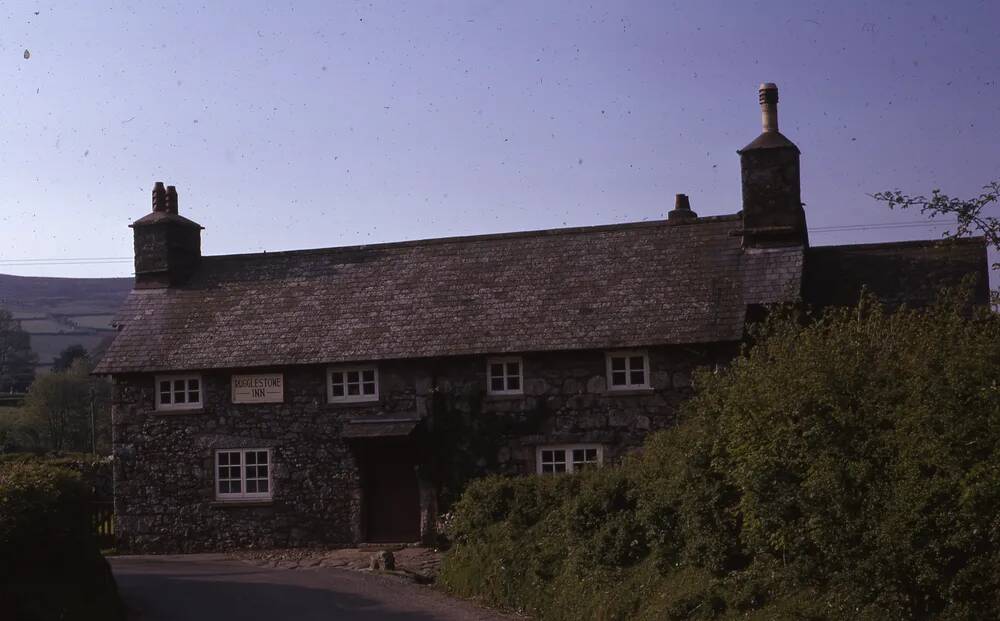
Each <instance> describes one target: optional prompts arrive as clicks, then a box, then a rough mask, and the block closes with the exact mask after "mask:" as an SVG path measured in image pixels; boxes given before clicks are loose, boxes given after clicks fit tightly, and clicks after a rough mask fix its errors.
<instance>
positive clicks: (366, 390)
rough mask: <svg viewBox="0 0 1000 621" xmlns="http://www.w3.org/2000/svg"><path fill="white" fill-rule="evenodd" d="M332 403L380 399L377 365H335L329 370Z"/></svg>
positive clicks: (328, 386) (328, 385)
mask: <svg viewBox="0 0 1000 621" xmlns="http://www.w3.org/2000/svg"><path fill="white" fill-rule="evenodd" d="M327 397H328V398H329V400H330V403H352V402H360V401H378V368H376V367H375V365H363V366H352V367H334V368H331V369H330V370H329V371H328V372H327Z"/></svg>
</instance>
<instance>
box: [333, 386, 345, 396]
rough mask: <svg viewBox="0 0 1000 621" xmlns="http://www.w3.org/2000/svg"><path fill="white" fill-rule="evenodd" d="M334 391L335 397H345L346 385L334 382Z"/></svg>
mask: <svg viewBox="0 0 1000 621" xmlns="http://www.w3.org/2000/svg"><path fill="white" fill-rule="evenodd" d="M332 392H333V396H334V397H343V396H344V385H343V384H334V385H333V391H332Z"/></svg>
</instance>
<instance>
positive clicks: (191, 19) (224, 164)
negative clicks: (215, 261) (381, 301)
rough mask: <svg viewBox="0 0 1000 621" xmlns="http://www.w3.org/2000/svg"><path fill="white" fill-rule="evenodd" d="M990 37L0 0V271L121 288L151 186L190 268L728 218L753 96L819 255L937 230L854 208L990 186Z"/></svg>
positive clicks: (439, 11)
mask: <svg viewBox="0 0 1000 621" xmlns="http://www.w3.org/2000/svg"><path fill="white" fill-rule="evenodd" d="M140 4H141V6H138V5H140ZM998 23H1000V2H997V1H995V0H990V1H971V0H970V1H965V2H963V1H955V2H948V3H942V2H940V1H935V2H896V1H882V0H880V1H877V2H830V3H824V2H804V1H794V2H777V1H773V0H772V1H768V2H711V1H698V2H663V1H655V2H610V1H609V2H591V3H587V2H582V1H580V0H547V1H545V2H537V1H525V2H519V1H512V2H499V1H483V2H480V1H468V2H457V1H455V2H438V1H419V2H402V1H395V2H345V1H334V0H326V1H321V2H251V1H247V0H241V1H239V2H235V1H231V2H226V1H213V2H178V3H172V2H156V3H154V2H143V3H136V2H120V3H103V2H99V1H97V0H94V1H87V2H68V1H67V2H18V1H15V2H9V1H6V2H3V3H2V4H0V230H2V231H3V232H4V235H3V240H4V243H3V244H0V272H2V273H8V274H22V275H44V276H75V277H80V276H128V275H130V274H131V273H132V263H131V256H132V231H131V229H129V228H128V224H129V223H130V222H131V221H133V220H136V219H138V218H140V217H142V216H143V215H145V214H146V213H148V212H149V211H150V191H151V189H152V186H153V183H154V182H155V181H164V182H166V183H167V184H168V185H176V186H177V191H178V195H179V204H180V213H181V214H182V215H184V216H186V217H188V218H191V219H192V220H194V221H196V222H198V223H199V224H201V225H202V226H204V227H205V230H204V231H203V233H202V247H203V252H204V253H205V254H232V253H244V252H260V251H277V250H290V249H298V248H317V247H329V246H341V245H354V244H368V243H377V242H390V241H400V240H408V239H421V238H431V237H444V236H454V235H468V234H482V233H494V232H505V231H517V230H530V229H542V228H553V227H562V226H585V225H595V224H610V223H618V222H632V221H643V220H655V219H660V218H663V217H665V214H666V213H667V211H669V210H670V209H671V208H672V205H673V199H674V195H675V194H677V193H686V194H688V195H689V196H690V199H691V206H692V208H693V209H694V211H695V212H697V213H698V214H699V215H703V216H705V215H718V214H729V213H735V212H737V211H739V209H740V172H739V157H738V156H737V154H736V150H737V149H739V148H741V147H743V146H744V145H746V144H747V143H748V142H750V141H751V140H753V138H755V137H756V136H757V135H758V134H759V133H760V109H759V105H758V101H757V87H758V85H759V84H760V83H761V82H775V83H777V84H778V86H779V89H780V104H779V124H780V129H781V131H782V133H784V134H785V135H786V136H788V137H789V138H790V139H791V140H793V141H794V142H795V143H796V144H797V145H798V146H799V148H800V149H801V150H802V197H803V201H804V202H805V203H806V214H807V219H808V223H809V227H810V229H811V231H810V240H811V243H812V244H813V245H828V244H839V243H864V242H876V241H891V240H902V239H919V238H936V237H940V236H941V234H942V233H943V232H944V231H945V230H946V229H947V227H946V226H942V225H940V224H936V225H923V224H920V223H921V222H923V221H924V218H923V217H922V216H921V215H920V214H919V213H912V212H901V213H900V212H890V211H888V210H887V209H886V208H885V206H884V205H882V204H880V203H877V202H876V201H874V200H873V199H872V198H871V197H870V196H869V195H870V194H871V193H874V192H877V191H881V190H888V189H895V188H899V189H902V190H904V191H906V192H909V193H925V194H926V193H929V192H930V191H931V190H933V189H935V188H940V189H941V190H942V191H944V192H946V193H948V194H952V195H956V196H960V197H971V196H974V195H977V194H978V193H979V192H980V189H981V188H982V186H983V185H985V184H986V183H987V182H989V181H991V180H996V179H998V178H1000V146H998V145H1000V86H998V83H1000V37H997V36H996V25H997V24H998ZM912 223H917V224H916V225H913V224H912ZM886 224H891V225H895V226H890V227H886V226H884V225H886ZM873 225H874V227H875V228H871V227H872V226H873ZM844 227H852V228H849V229H845V228H844Z"/></svg>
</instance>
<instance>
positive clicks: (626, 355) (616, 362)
mask: <svg viewBox="0 0 1000 621" xmlns="http://www.w3.org/2000/svg"><path fill="white" fill-rule="evenodd" d="M607 359H608V389H609V390H635V389H642V388H649V356H648V355H646V352H642V351H622V352H611V353H609V354H608V355H607Z"/></svg>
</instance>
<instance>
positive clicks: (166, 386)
mask: <svg viewBox="0 0 1000 621" xmlns="http://www.w3.org/2000/svg"><path fill="white" fill-rule="evenodd" d="M160 392H170V382H169V381H166V380H165V381H162V382H160Z"/></svg>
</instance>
